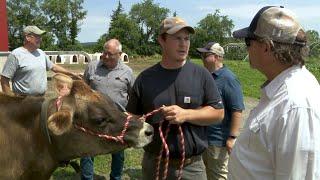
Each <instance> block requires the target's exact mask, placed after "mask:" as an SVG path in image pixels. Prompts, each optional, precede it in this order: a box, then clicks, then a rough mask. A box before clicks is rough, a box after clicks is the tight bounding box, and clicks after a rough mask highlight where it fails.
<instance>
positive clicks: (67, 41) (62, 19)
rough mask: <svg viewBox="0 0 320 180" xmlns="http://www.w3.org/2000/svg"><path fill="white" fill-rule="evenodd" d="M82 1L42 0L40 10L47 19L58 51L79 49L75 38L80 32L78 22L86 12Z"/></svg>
mask: <svg viewBox="0 0 320 180" xmlns="http://www.w3.org/2000/svg"><path fill="white" fill-rule="evenodd" d="M82 3H83V0H44V2H43V4H42V6H41V7H42V10H43V11H44V13H45V14H46V15H47V17H48V19H49V20H48V26H49V27H50V29H51V30H52V32H53V34H54V35H55V37H56V38H57V45H58V48H59V49H60V50H74V48H78V47H79V42H77V41H76V39H75V38H76V37H77V35H78V33H79V32H80V29H79V28H78V27H79V26H80V21H81V20H83V19H84V18H85V15H86V11H84V10H83V7H82Z"/></svg>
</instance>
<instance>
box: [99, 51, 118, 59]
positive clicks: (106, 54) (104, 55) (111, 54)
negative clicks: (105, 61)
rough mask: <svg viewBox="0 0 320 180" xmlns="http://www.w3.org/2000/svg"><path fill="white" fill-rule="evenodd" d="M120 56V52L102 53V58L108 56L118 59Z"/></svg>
mask: <svg viewBox="0 0 320 180" xmlns="http://www.w3.org/2000/svg"><path fill="white" fill-rule="evenodd" d="M118 54H119V52H117V53H110V52H102V57H106V56H108V57H111V58H114V57H116V56H117V55H118Z"/></svg>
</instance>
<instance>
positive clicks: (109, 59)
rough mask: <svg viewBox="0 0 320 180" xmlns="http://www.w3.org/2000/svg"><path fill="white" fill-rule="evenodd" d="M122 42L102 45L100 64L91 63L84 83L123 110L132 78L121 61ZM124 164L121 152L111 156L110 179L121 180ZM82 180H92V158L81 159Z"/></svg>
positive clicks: (115, 41)
mask: <svg viewBox="0 0 320 180" xmlns="http://www.w3.org/2000/svg"><path fill="white" fill-rule="evenodd" d="M121 52H122V46H121V43H120V42H119V41H118V40H117V39H111V40H109V41H107V42H106V43H105V44H104V51H103V54H102V56H101V58H100V60H99V61H93V62H91V63H90V64H89V65H88V67H87V68H86V70H85V72H84V80H85V82H86V83H87V84H88V85H89V86H90V87H91V88H92V89H94V90H97V91H100V92H101V93H102V94H104V95H106V96H109V97H110V98H111V99H112V100H113V102H115V103H116V104H117V105H118V106H120V107H121V108H122V109H123V110H124V109H125V107H126V105H127V103H128V92H129V90H130V89H131V87H132V85H133V82H134V76H133V71H132V69H131V68H130V67H128V66H127V65H125V64H124V63H123V62H122V61H121V60H120V55H121ZM123 163H124V151H120V152H118V153H113V154H112V164H111V173H110V180H120V179H121V174H122V169H123ZM80 165H81V179H82V180H84V179H85V180H92V179H93V174H94V173H93V158H91V157H85V158H81V161H80Z"/></svg>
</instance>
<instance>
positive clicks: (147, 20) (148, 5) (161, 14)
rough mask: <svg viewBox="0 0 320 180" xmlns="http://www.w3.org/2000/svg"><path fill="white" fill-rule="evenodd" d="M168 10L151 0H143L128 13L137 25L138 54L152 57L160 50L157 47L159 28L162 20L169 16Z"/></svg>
mask: <svg viewBox="0 0 320 180" xmlns="http://www.w3.org/2000/svg"><path fill="white" fill-rule="evenodd" d="M169 12H170V11H169V9H167V8H162V7H160V6H159V4H155V3H153V0H144V1H143V2H142V3H138V4H134V5H133V6H132V7H131V10H130V12H129V15H130V18H131V19H132V20H133V21H134V22H136V23H137V24H138V27H139V32H140V34H141V37H142V38H141V39H140V42H139V44H140V48H139V50H138V53H141V54H143V55H152V54H154V53H155V52H156V51H157V52H159V51H160V49H159V47H158V45H157V37H158V35H159V26H160V23H161V21H162V20H163V19H165V18H166V17H167V16H168V14H169Z"/></svg>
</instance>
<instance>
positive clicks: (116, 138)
mask: <svg viewBox="0 0 320 180" xmlns="http://www.w3.org/2000/svg"><path fill="white" fill-rule="evenodd" d="M131 118H132V116H130V115H128V116H127V119H126V122H125V123H124V127H123V130H122V131H121V134H120V135H118V136H110V135H108V134H103V133H99V132H94V131H92V130H90V129H89V128H85V127H83V126H80V125H79V124H77V123H74V127H75V128H76V129H78V130H80V131H82V132H84V133H87V134H90V135H93V136H98V137H100V138H103V139H106V140H113V141H116V142H120V143H121V144H126V143H125V141H124V135H125V134H126V132H127V129H128V127H129V123H130V119H131Z"/></svg>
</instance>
